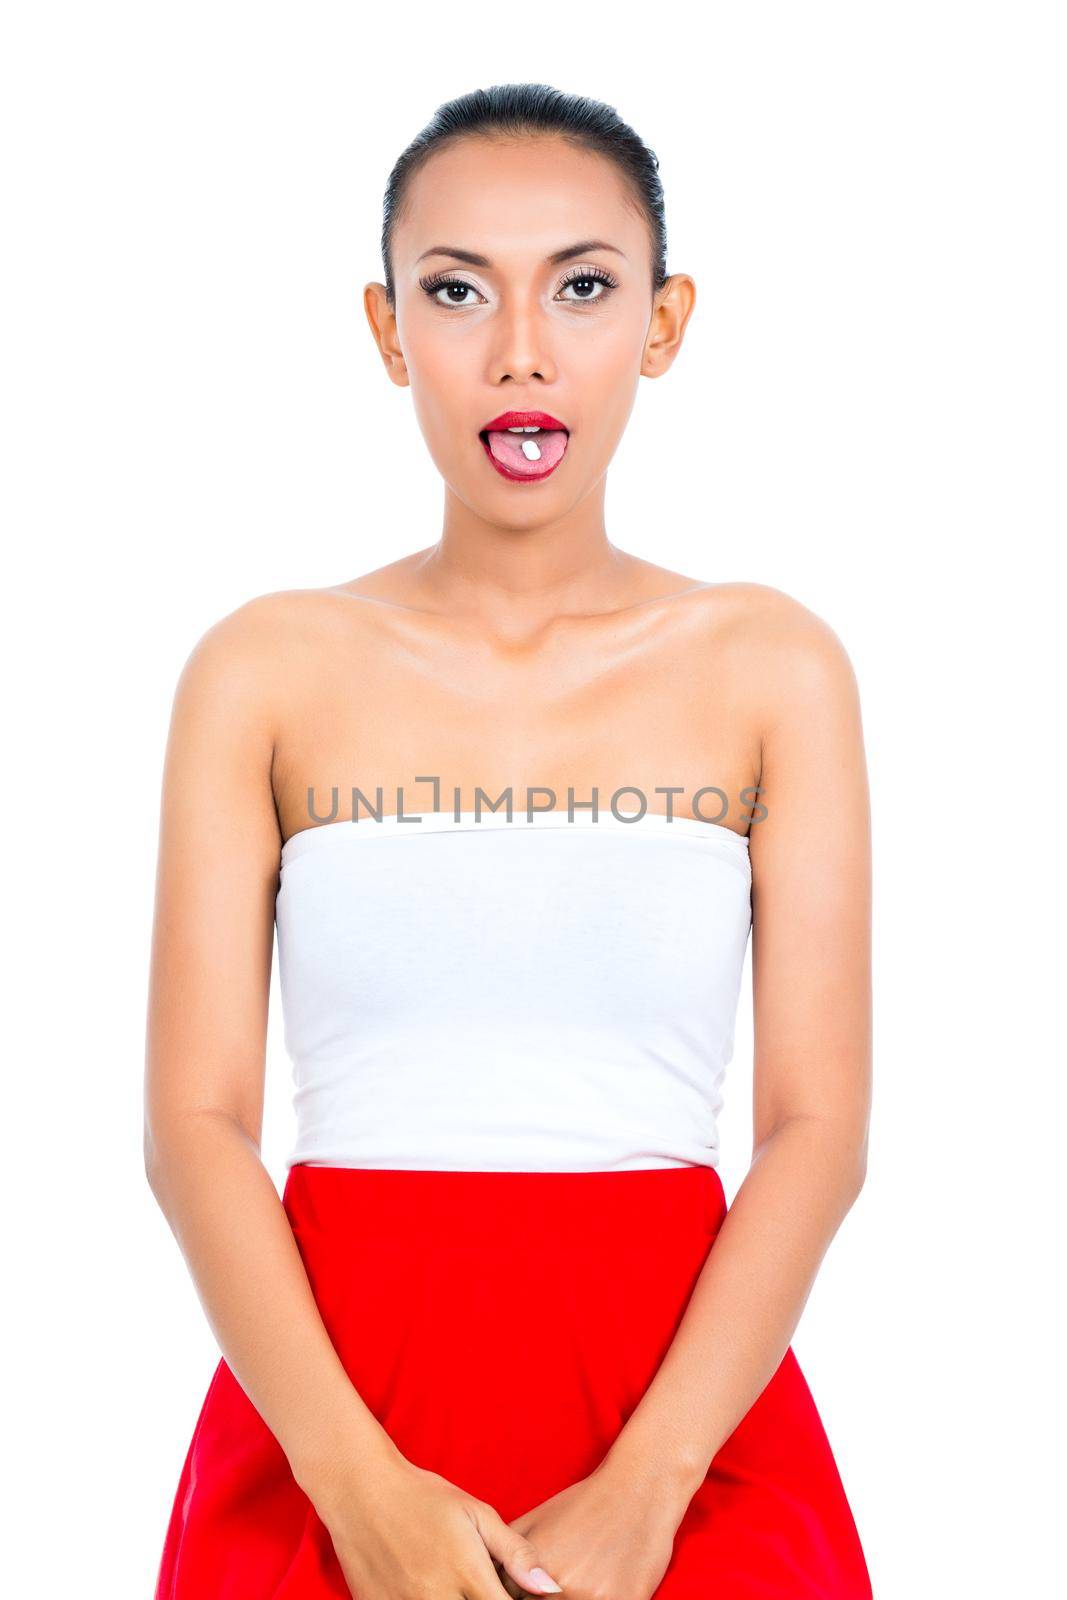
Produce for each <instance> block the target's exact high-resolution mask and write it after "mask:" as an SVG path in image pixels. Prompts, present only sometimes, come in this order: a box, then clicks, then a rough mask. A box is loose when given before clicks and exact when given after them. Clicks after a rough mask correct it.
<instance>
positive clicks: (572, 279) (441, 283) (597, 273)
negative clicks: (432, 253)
mask: <svg viewBox="0 0 1067 1600" xmlns="http://www.w3.org/2000/svg"><path fill="white" fill-rule="evenodd" d="M584 278H589V279H592V281H593V282H595V283H602V284H603V285H604V287H605V290H606V293H604V294H598V295H594V296H593V298H592V299H588V300H572V301H571V302H570V303H571V305H591V306H592V305H596V304H597V302H598V301H601V300H606V299H607V298H608V295H610V294H611V291H612V290H613V289H617V288H618V287H619V284H618V279H617V278H613V277H612V275H611V273H610V272H606V271H605V270H604V268H603V267H576V268H575V269H574V270H573V272H570V273H568V275H567V276H566V277H565V278H564V279H563V281H562V283H561V284H560V285H559V289H557V291H556V292H557V293H559V292H560V290H562V289H565V288H566V287H567V285H568V284H569V283H579V282H581V281H582V279H584ZM453 287H455V288H457V289H471V290H473V291H474V293H475V294H480V293H481V291H480V290H479V289H475V288H474V285H473V283H465V282H464V281H463V279H462V278H455V277H453V276H452V274H451V273H448V272H435V273H431V274H430V276H429V277H428V278H420V279H419V288H420V289H424V290H425V291H426V293H427V294H428V295H429V296H430V299H431V300H432V299H434V297H435V296H436V295H437V294H438V293H439V291H440V290H441V289H450V288H453ZM437 304H438V305H439V306H441V308H442V310H448V309H449V307H448V306H446V305H445V302H444V301H443V300H439V301H437ZM467 306H468V302H467V301H458V300H453V302H452V308H454V309H455V310H457V311H464V310H466V309H467Z"/></svg>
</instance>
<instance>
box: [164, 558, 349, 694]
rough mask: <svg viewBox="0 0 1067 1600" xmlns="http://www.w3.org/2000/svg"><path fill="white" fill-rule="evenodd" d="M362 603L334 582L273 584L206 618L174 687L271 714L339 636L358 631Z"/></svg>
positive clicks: (309, 677) (296, 689) (324, 657)
mask: <svg viewBox="0 0 1067 1600" xmlns="http://www.w3.org/2000/svg"><path fill="white" fill-rule="evenodd" d="M367 621H368V619H367V617H366V608H364V609H362V610H361V609H360V608H358V607H354V606H353V604H352V600H351V597H347V598H346V596H345V595H344V594H343V593H342V592H341V591H339V590H336V589H278V590H272V591H270V592H269V593H265V594H259V595H255V596H253V597H252V598H251V599H249V600H246V601H244V602H243V603H242V604H241V605H239V606H236V607H235V608H234V609H233V610H232V611H228V612H226V613H225V615H223V616H221V617H220V618H218V620H217V621H215V622H213V623H212V624H211V626H210V627H208V628H207V629H206V630H205V631H204V632H203V633H202V634H201V635H200V637H199V638H198V639H197V640H196V641H195V643H194V644H193V646H192V648H191V650H190V651H189V654H188V655H187V657H186V660H185V663H184V665H183V667H182V671H181V675H180V678H179V683H178V691H177V692H178V694H179V696H182V697H184V698H186V699H188V698H189V697H190V696H193V697H195V696H199V695H202V696H211V697H212V699H213V700H216V701H219V700H221V701H222V702H224V703H225V704H227V705H228V706H230V707H231V709H233V710H234V711H235V712H236V711H238V710H244V711H245V712H246V713H258V714H260V715H262V716H264V717H271V716H272V715H273V714H276V713H280V712H281V711H282V710H283V709H284V707H285V706H286V704H288V703H289V702H290V701H292V700H293V699H294V698H295V696H296V695H297V694H298V693H299V690H300V688H301V686H302V685H303V684H304V683H306V682H309V681H311V680H313V677H314V674H315V673H316V671H317V670H318V669H319V667H320V665H321V662H322V661H324V660H328V659H329V658H330V654H331V650H333V649H335V648H336V645H337V642H338V641H339V640H340V639H347V640H349V641H351V640H352V639H353V637H355V636H358V632H359V629H360V625H361V622H363V623H365V624H366V623H367Z"/></svg>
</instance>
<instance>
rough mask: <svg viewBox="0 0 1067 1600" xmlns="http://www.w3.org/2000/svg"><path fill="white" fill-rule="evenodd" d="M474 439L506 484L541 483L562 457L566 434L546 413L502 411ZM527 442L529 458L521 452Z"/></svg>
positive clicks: (564, 427)
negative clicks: (505, 479) (532, 447)
mask: <svg viewBox="0 0 1067 1600" xmlns="http://www.w3.org/2000/svg"><path fill="white" fill-rule="evenodd" d="M518 430H522V431H518ZM478 437H479V438H480V439H481V441H482V448H483V449H484V450H485V453H486V455H487V456H488V457H489V460H490V461H491V462H492V464H493V466H494V467H495V468H496V470H497V472H499V473H500V476H501V477H502V478H507V480H508V481H509V482H510V483H542V482H543V481H544V480H545V478H548V477H550V476H551V474H552V473H553V472H555V470H556V468H557V467H558V466H559V464H560V462H561V461H562V460H563V457H564V456H565V455H566V453H567V444H568V442H569V439H570V430H569V429H568V428H567V426H566V424H565V423H562V422H560V420H559V419H558V417H553V416H551V415H550V413H549V412H547V411H502V412H501V414H500V416H498V417H494V418H493V420H492V421H491V422H487V423H486V424H485V425H484V427H483V428H482V430H481V432H480V434H479V436H478ZM527 441H532V442H533V444H534V446H535V447H536V450H533V449H531V450H530V451H529V454H527V452H526V451H525V450H524V449H523V445H524V443H526V442H527ZM530 457H533V459H532V460H531V459H530Z"/></svg>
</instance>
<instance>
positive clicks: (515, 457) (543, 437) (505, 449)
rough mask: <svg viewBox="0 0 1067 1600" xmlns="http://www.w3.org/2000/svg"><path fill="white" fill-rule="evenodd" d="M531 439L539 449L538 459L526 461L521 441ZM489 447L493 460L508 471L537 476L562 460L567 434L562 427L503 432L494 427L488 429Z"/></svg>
mask: <svg viewBox="0 0 1067 1600" xmlns="http://www.w3.org/2000/svg"><path fill="white" fill-rule="evenodd" d="M524 439H533V440H534V441H535V443H536V444H537V446H538V448H539V449H540V451H541V459H540V460H539V461H527V459H526V457H525V456H524V455H523V453H522V441H523V440H524ZM489 448H490V450H491V451H492V453H493V457H494V459H495V460H497V461H499V462H500V464H501V466H503V467H507V469H508V471H509V472H514V473H518V474H523V475H527V476H531V477H537V475H538V473H541V472H547V471H548V470H549V468H550V467H554V466H555V465H556V464H557V462H559V461H562V459H563V452H564V450H566V448H567V435H566V433H565V432H564V431H563V429H562V428H557V429H554V430H553V431H551V432H545V431H544V430H542V432H540V433H505V432H498V431H497V430H496V429H490V431H489Z"/></svg>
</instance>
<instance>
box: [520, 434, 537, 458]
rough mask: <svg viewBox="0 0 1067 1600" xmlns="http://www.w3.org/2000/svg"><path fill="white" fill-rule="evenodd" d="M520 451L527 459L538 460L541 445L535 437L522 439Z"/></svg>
mask: <svg viewBox="0 0 1067 1600" xmlns="http://www.w3.org/2000/svg"><path fill="white" fill-rule="evenodd" d="M522 453H523V455H524V456H525V457H526V459H527V461H540V459H541V446H540V445H539V444H538V442H537V440H536V439H524V440H523V441H522Z"/></svg>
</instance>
